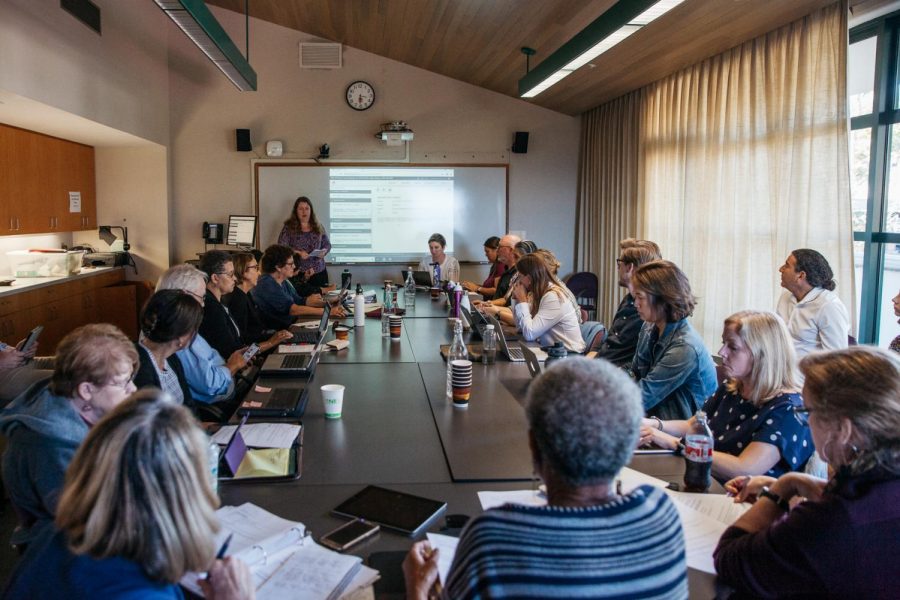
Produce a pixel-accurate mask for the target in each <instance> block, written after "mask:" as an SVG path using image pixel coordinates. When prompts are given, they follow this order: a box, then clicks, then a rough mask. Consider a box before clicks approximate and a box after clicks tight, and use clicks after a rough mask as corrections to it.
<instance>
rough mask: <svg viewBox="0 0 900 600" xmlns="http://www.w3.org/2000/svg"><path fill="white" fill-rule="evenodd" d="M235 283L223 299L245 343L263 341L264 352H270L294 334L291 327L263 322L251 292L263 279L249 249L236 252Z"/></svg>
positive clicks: (234, 255)
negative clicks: (275, 325)
mask: <svg viewBox="0 0 900 600" xmlns="http://www.w3.org/2000/svg"><path fill="white" fill-rule="evenodd" d="M232 260H233V263H234V279H235V286H234V289H233V290H232V291H231V293H230V294H226V295H224V296H222V303H223V304H224V305H225V306H227V307H228V311H229V312H230V313H231V318H232V319H233V320H234V322H235V324H237V327H238V331H240V332H241V340H242V341H243V342H244V343H245V344H259V351H260V352H268V351H269V350H271V349H272V348H274V347H275V346H277V345H278V344H280V343H281V342H283V341H285V340H289V339H291V338H292V337H293V335H292V334H291V332H290V331H287V330H286V329H281V330H279V331H275V330H273V329H266V328H265V326H263V321H262V317H261V316H260V314H259V308H258V307H257V306H256V303H255V302H254V301H253V297H252V296H251V295H250V290H252V289H253V288H255V287H256V282H257V281H258V280H259V262H258V261H257V260H256V258H255V257H254V256H253V255H252V254H250V253H249V252H239V253H237V254H233V255H232Z"/></svg>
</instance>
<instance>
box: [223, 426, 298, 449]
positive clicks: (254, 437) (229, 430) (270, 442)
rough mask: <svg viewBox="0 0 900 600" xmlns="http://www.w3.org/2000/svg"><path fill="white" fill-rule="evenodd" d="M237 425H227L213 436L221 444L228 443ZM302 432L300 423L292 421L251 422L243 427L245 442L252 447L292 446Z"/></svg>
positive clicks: (242, 433) (242, 432)
mask: <svg viewBox="0 0 900 600" xmlns="http://www.w3.org/2000/svg"><path fill="white" fill-rule="evenodd" d="M235 429H237V425H226V426H225V427H222V428H221V429H220V430H219V431H217V432H216V434H215V435H214V436H213V438H212V439H213V441H214V442H215V443H217V444H219V445H221V446H224V445H225V444H227V443H228V440H230V439H231V436H232V435H234V430H235ZM299 433H300V426H299V425H292V424H290V423H250V424H246V423H245V424H244V426H243V427H242V428H241V436H242V437H243V438H244V442H245V443H246V444H247V445H248V446H250V447H251V448H290V447H291V446H292V445H293V443H294V440H296V439H297V435H298V434H299Z"/></svg>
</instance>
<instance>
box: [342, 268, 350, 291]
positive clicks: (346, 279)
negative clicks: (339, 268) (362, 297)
mask: <svg viewBox="0 0 900 600" xmlns="http://www.w3.org/2000/svg"><path fill="white" fill-rule="evenodd" d="M351 279H352V275H350V269H344V272H343V273H341V289H345V288H346V289H350V280H351Z"/></svg>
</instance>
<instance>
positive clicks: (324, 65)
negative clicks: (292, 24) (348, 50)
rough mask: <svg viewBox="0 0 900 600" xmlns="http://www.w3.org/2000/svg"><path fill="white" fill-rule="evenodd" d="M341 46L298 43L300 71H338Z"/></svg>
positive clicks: (322, 43) (331, 43)
mask: <svg viewBox="0 0 900 600" xmlns="http://www.w3.org/2000/svg"><path fill="white" fill-rule="evenodd" d="M341 66H342V65H341V45H340V44H337V43H334V42H300V68H301V69H340V68H341Z"/></svg>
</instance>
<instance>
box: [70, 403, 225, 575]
mask: <svg viewBox="0 0 900 600" xmlns="http://www.w3.org/2000/svg"><path fill="white" fill-rule="evenodd" d="M206 444H207V440H206V436H205V435H204V434H203V432H202V431H200V429H199V428H198V427H197V424H196V421H195V420H194V418H193V417H192V416H191V413H190V412H188V410H187V409H186V408H184V407H183V406H181V405H178V404H175V403H174V402H172V401H171V399H170V398H169V397H168V396H167V395H166V394H164V393H163V392H160V391H159V390H156V389H145V390H142V391H140V392H137V393H135V394H133V395H132V396H131V397H130V398H129V399H128V400H126V401H125V402H123V403H122V404H120V405H119V406H118V407H116V408H115V409H114V410H113V411H111V412H110V413H109V414H108V415H107V416H106V417H105V418H103V419H101V420H100V422H99V423H97V424H96V425H95V426H94V427H93V428H92V429H91V431H90V433H89V434H88V436H87V438H86V439H85V440H84V443H83V444H82V445H81V447H80V448H79V450H78V452H77V453H76V454H75V458H73V459H72V463H71V464H70V465H69V469H68V471H67V472H66V483H65V487H64V488H63V493H62V497H61V498H60V501H59V507H58V510H57V515H56V525H57V527H58V528H59V529H60V530H62V531H64V532H65V534H66V536H67V538H68V542H69V547H70V549H71V550H72V552H73V553H75V554H87V555H89V556H91V557H93V558H96V559H102V558H107V557H121V558H124V559H126V560H130V561H133V562H135V563H137V564H139V565H140V566H141V568H142V569H143V571H144V573H145V574H146V575H147V577H149V578H150V579H153V580H156V581H161V582H170V583H174V582H176V581H178V580H179V579H180V578H181V576H182V575H184V573H186V572H187V571H192V570H203V569H205V568H207V567H208V566H209V564H210V563H211V562H212V560H213V558H214V556H215V551H216V548H215V539H214V538H215V534H216V532H217V530H218V520H217V518H216V514H215V509H216V507H217V506H218V502H219V501H218V498H217V497H216V495H215V493H214V492H213V490H212V487H211V485H210V479H211V476H210V471H209V465H208V463H207V455H206Z"/></svg>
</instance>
